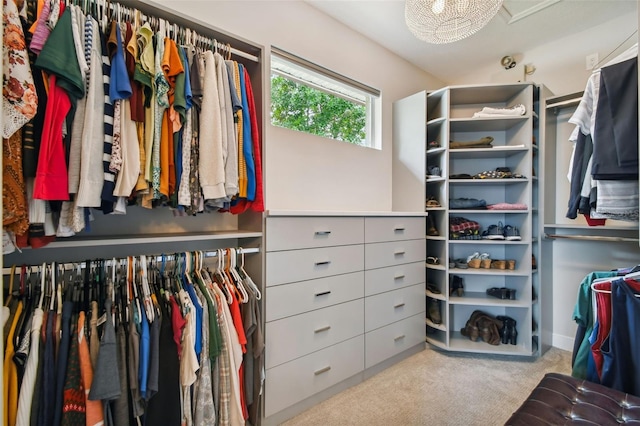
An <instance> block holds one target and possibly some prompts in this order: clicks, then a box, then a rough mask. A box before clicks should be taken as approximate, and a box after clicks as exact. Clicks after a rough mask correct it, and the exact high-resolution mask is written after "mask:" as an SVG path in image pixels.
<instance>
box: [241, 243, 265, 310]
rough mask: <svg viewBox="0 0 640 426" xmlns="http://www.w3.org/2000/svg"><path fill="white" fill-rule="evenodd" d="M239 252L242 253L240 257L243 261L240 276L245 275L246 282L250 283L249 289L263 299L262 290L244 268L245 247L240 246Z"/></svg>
mask: <svg viewBox="0 0 640 426" xmlns="http://www.w3.org/2000/svg"><path fill="white" fill-rule="evenodd" d="M238 253H240V255H241V257H240V260H241V263H240V267H239V273H240V276H241V277H243V279H244V280H245V282H246V283H247V284H248V285H249V289H250V290H252V291H253V294H254V295H255V296H256V299H257V300H260V299H262V293H261V292H260V289H259V288H258V286H257V285H256V283H254V282H253V279H252V278H251V277H250V276H249V274H248V273H247V271H246V270H245V269H244V249H243V248H242V247H240V248H239V249H238Z"/></svg>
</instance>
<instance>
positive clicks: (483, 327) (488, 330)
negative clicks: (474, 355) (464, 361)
mask: <svg viewBox="0 0 640 426" xmlns="http://www.w3.org/2000/svg"><path fill="white" fill-rule="evenodd" d="M503 326H504V323H503V322H502V321H500V320H498V319H496V318H494V317H492V316H491V315H487V314H484V315H482V316H481V317H480V318H479V319H478V328H479V330H480V337H482V341H484V342H486V343H488V344H490V345H494V346H495V345H499V344H500V329H501V328H502V327H503Z"/></svg>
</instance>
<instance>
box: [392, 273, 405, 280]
mask: <svg viewBox="0 0 640 426" xmlns="http://www.w3.org/2000/svg"><path fill="white" fill-rule="evenodd" d="M403 278H404V274H402V275H396V276H395V277H393V279H394V280H401V279H403Z"/></svg>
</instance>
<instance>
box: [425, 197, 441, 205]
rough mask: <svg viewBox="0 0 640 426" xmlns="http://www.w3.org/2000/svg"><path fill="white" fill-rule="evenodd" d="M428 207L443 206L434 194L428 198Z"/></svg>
mask: <svg viewBox="0 0 640 426" xmlns="http://www.w3.org/2000/svg"><path fill="white" fill-rule="evenodd" d="M427 207H442V206H441V205H440V203H439V202H438V200H436V198H435V197H434V196H431V197H429V198H428V199H427Z"/></svg>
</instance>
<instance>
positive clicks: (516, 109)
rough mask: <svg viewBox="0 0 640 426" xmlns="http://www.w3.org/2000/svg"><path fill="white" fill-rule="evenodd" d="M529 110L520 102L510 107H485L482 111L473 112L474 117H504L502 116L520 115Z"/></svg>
mask: <svg viewBox="0 0 640 426" xmlns="http://www.w3.org/2000/svg"><path fill="white" fill-rule="evenodd" d="M526 112H527V109H526V108H525V106H524V105H522V104H518V105H514V106H512V107H510V108H492V107H484V108H482V110H481V111H480V112H476V113H475V114H473V118H478V117H496V116H498V117H502V116H520V115H524V114H525V113H526Z"/></svg>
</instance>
